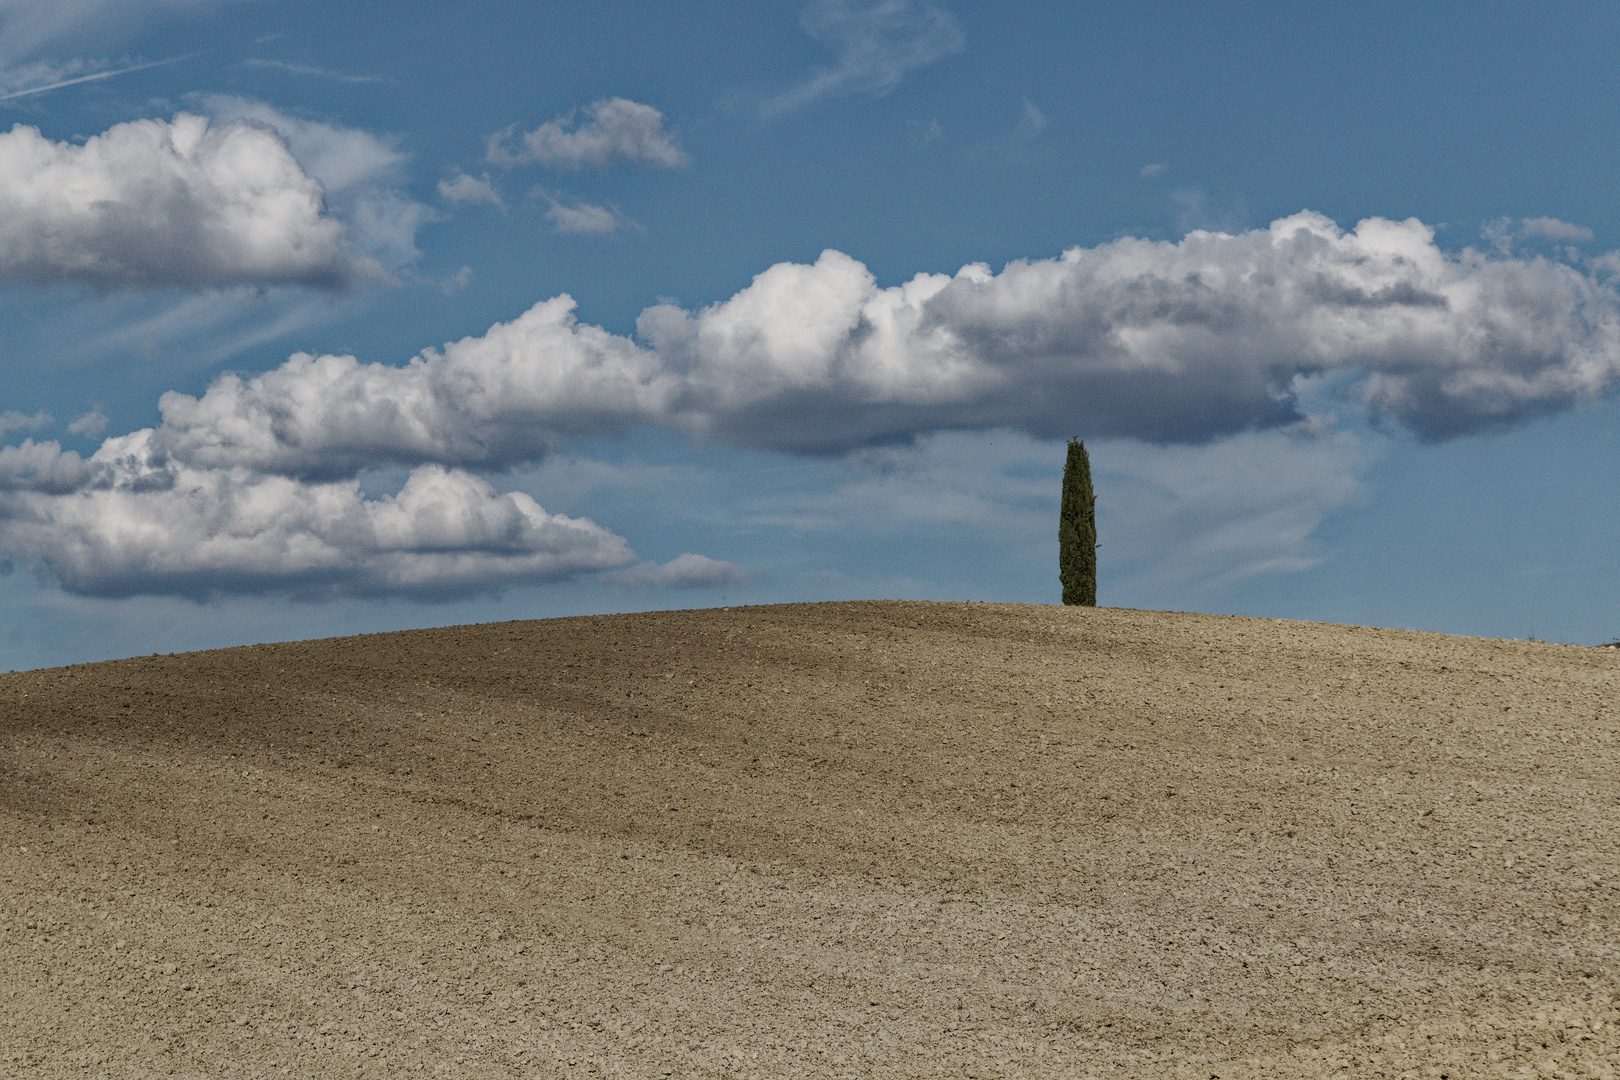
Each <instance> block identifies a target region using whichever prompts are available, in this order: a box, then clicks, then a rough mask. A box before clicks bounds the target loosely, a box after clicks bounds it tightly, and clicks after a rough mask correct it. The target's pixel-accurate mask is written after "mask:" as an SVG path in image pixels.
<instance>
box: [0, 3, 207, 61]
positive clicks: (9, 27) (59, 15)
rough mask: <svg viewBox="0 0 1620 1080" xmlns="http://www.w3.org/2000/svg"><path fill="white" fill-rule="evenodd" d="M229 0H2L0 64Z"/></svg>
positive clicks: (115, 33) (102, 39)
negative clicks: (44, 0) (46, 0)
mask: <svg viewBox="0 0 1620 1080" xmlns="http://www.w3.org/2000/svg"><path fill="white" fill-rule="evenodd" d="M228 2H231V0H48V2H43V0H0V66H9V65H11V64H15V63H17V62H19V61H21V60H24V59H26V58H29V57H33V56H35V55H37V54H39V53H40V52H41V51H42V50H44V49H47V48H50V47H53V46H61V45H63V44H64V43H68V44H72V43H83V42H85V41H102V42H104V41H106V40H107V39H108V38H109V37H113V36H116V35H119V34H121V33H124V32H126V31H128V30H130V29H131V28H133V27H136V26H139V25H140V24H142V23H145V22H148V21H150V20H152V19H155V18H160V17H162V16H164V15H169V14H178V13H182V12H186V11H199V10H203V9H206V8H211V7H218V6H221V4H223V3H228Z"/></svg>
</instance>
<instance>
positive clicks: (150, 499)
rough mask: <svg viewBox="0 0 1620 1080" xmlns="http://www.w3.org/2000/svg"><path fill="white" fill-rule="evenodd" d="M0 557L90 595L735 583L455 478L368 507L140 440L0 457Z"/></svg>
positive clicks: (720, 569) (720, 572) (40, 446)
mask: <svg viewBox="0 0 1620 1080" xmlns="http://www.w3.org/2000/svg"><path fill="white" fill-rule="evenodd" d="M0 550H3V551H4V552H5V553H6V555H7V556H8V557H10V558H14V559H21V560H23V561H26V562H28V563H30V564H33V565H35V566H37V567H40V568H43V569H46V570H48V571H49V572H50V573H51V574H52V575H53V576H54V577H56V579H57V580H58V581H60V582H61V583H62V586H63V587H64V588H66V589H67V590H68V591H70V592H74V593H79V594H83V595H91V596H130V595H136V594H166V595H178V596H188V597H192V598H195V599H204V598H206V597H209V596H213V595H218V594H222V593H264V592H281V593H290V594H292V595H294V596H300V597H306V598H325V597H335V596H406V597H411V598H415V599H420V600H447V599H454V598H457V597H461V596H466V595H469V594H475V593H487V592H496V591H499V590H500V589H501V588H503V587H505V586H509V585H515V584H533V583H536V582H546V581H557V580H562V579H565V578H571V577H576V576H579V575H581V574H589V573H602V572H616V574H615V575H614V576H612V577H610V580H615V581H618V582H619V583H621V584H625V585H631V586H662V587H666V588H689V587H703V586H713V585H718V584H727V583H729V582H731V581H734V580H739V579H740V577H741V573H742V572H741V571H740V570H739V569H738V568H737V567H735V566H732V565H731V564H729V563H722V562H717V561H714V560H711V559H706V558H704V557H702V556H700V555H692V554H687V555H682V556H680V557H679V558H676V559H674V560H672V561H671V562H669V563H667V564H665V565H663V566H659V565H656V564H648V563H639V562H637V559H636V556H635V553H634V552H633V551H631V550H630V545H629V544H628V543H626V542H625V540H624V539H623V538H622V537H620V536H616V535H614V534H613V533H611V532H609V531H608V530H606V529H603V528H602V527H601V526H599V525H597V524H595V523H594V522H591V521H589V520H586V519H584V518H570V517H566V516H564V515H561V514H550V513H547V512H546V511H545V510H543V509H542V508H541V507H540V506H539V505H538V504H537V503H535V501H534V500H533V499H532V498H530V497H529V496H528V495H525V494H523V493H522V492H508V493H506V494H497V493H496V492H495V490H494V488H492V487H491V486H490V485H489V484H488V483H486V482H485V481H484V480H481V479H479V478H478V477H476V476H473V475H472V474H470V473H467V472H464V471H461V470H457V469H447V468H444V467H442V466H438V465H423V466H419V467H418V468H416V469H414V470H412V472H411V474H410V477H409V478H408V479H407V480H406V482H405V485H404V487H403V488H402V489H401V490H400V491H399V492H398V493H397V494H395V495H386V496H383V497H380V498H367V497H366V496H365V495H363V494H362V493H361V491H360V485H359V482H358V481H357V480H352V479H351V480H345V481H337V482H329V483H320V482H313V483H312V482H303V481H299V480H296V479H293V478H290V477H286V476H276V475H267V474H264V473H256V472H253V471H251V470H247V469H198V468H192V467H186V466H176V465H173V464H172V463H169V464H165V463H161V462H159V461H157V460H155V458H154V456H153V454H152V450H151V432H150V431H149V430H148V431H142V432H137V433H135V434H133V435H126V436H122V437H120V438H116V439H109V440H107V442H106V443H104V444H103V446H102V448H101V450H100V451H98V452H97V453H96V454H95V455H94V456H93V457H92V458H90V459H89V460H83V459H81V458H79V456H78V455H77V454H73V453H71V452H67V453H64V452H63V451H62V450H61V449H60V447H58V446H57V445H56V444H54V443H34V442H32V441H28V442H25V443H24V444H23V445H22V446H20V447H6V448H4V449H0Z"/></svg>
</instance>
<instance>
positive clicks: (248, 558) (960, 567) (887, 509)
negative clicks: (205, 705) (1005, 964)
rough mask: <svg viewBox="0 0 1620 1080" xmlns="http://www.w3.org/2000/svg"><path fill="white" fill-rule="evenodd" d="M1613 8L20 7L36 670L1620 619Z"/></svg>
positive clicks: (1, 541)
mask: <svg viewBox="0 0 1620 1080" xmlns="http://www.w3.org/2000/svg"><path fill="white" fill-rule="evenodd" d="M1617 23H1620V9H1616V8H1615V7H1614V5H1612V4H1580V3H1572V4H1563V5H1556V6H1552V7H1548V6H1538V7H1536V8H1533V9H1532V8H1526V7H1525V6H1524V5H1511V4H1491V3H1473V4H1468V5H1461V4H1439V3H1434V4H1418V5H1412V4H1401V5H1396V4H1356V5H1297V4H1209V3H1199V4H1190V3H1189V4H1160V5H1154V6H1143V5H1123V4H1119V5H1114V4H1089V5H1088V4H1072V3H1071V4H1034V3H1024V4H1020V3H1000V4H995V5H990V4H969V3H962V2H957V3H926V2H921V0H879V2H872V0H861V2H857V0H814V2H811V3H802V2H795V3H756V4H747V5H744V4H732V3H694V4H684V5H667V6H657V5H645V4H628V3H625V4H615V3H601V4H592V5H562V4H544V3H532V2H530V3H512V4H502V3H480V4H466V5H461V4H435V5H419V6H413V5H408V4H397V3H396V4H387V5H384V4H369V3H351V4H345V5H339V6H334V5H329V4H322V5H316V4H302V3H278V2H274V0H237V2H219V0H168V2H145V3H134V2H128V0H67V2H56V3H52V4H49V5H46V4H40V3H22V2H16V0H0V109H4V110H5V111H6V112H7V113H8V114H9V115H8V116H6V117H4V118H0V560H3V563H0V565H3V567H4V568H5V569H6V570H7V571H8V572H7V573H6V574H5V575H4V576H3V577H0V669H5V668H8V667H9V668H26V667H35V666H41V665H48V664H59V663H67V662H75V661H80V660H90V659H100V658H105V657H111V656H120V655H133V654H142V653H149V652H154V651H156V652H172V651H179V650H183V649H192V648H200V647H208V646H215V645H225V644H235V643H244V642H252V641H264V640H275V639H287V638H303V637H314V636H326V635H336V634H348V633H358V632H367V631H374V630H384V629H394V628H400V627H408V626H423V625H436V624H449V623H464V622H478V621H487V620H495V619H507V618H526V617H545V616H553V615H568V614H580V613H592V612H602V611H628V610H642V609H653V608H668V607H702V606H711V605H735V604H745V603H764V602H774V601H787V600H818V599H842V598H856V597H907V598H927V599H978V600H1008V601H1021V602H1038V603H1047V602H1055V600H1056V599H1057V597H1058V592H1059V589H1058V582H1057V573H1056V509H1057V500H1058V479H1059V472H1060V470H1061V464H1062V461H1063V456H1064V455H1063V442H1064V440H1065V438H1066V437H1067V436H1068V435H1071V434H1074V435H1079V436H1081V437H1083V438H1085V439H1086V440H1087V444H1088V446H1089V447H1090V449H1091V452H1092V461H1093V466H1094V471H1095V474H1096V480H1097V489H1098V493H1099V503H1098V514H1099V531H1100V536H1101V541H1102V544H1103V548H1102V550H1101V552H1100V557H1101V568H1100V586H1099V599H1100V601H1101V602H1102V603H1104V604H1108V605H1117V606H1130V607H1146V608H1162V609H1175V610H1197V611H1214V612H1230V613H1238V614H1251V615H1265V616H1275V617H1286V618H1303V619H1321V620H1329V621H1342V622H1355V623H1363V624H1370V625H1380V626H1399V627H1413V628H1420V629H1433V630H1443V631H1448V632H1455V633H1465V634H1478V635H1485V636H1502V637H1526V636H1530V635H1532V634H1533V635H1534V636H1536V637H1539V638H1546V639H1551V640H1561V641H1570V642H1589V643H1595V642H1599V641H1608V640H1613V639H1615V638H1617V637H1620V572H1617V571H1616V569H1615V568H1616V567H1617V566H1620V506H1617V503H1616V499H1615V492H1616V491H1617V490H1620V488H1617V484H1620V466H1617V465H1616V464H1615V462H1616V460H1617V454H1616V451H1617V450H1620V407H1617V404H1616V399H1615V392H1614V391H1615V386H1616V384H1617V383H1620V295H1617V292H1616V283H1617V282H1620V253H1616V249H1617V248H1620V215H1617V210H1616V204H1615V200H1614V198H1613V177H1615V176H1616V175H1620V140H1615V139H1614V138H1613V137H1612V129H1613V125H1614V123H1615V120H1616V117H1617V116H1620V84H1617V83H1616V81H1615V80H1614V79H1613V77H1612V73H1613V71H1615V70H1616V69H1617V63H1616V61H1617V60H1620V55H1617V53H1620V45H1617V43H1620V25H1617Z"/></svg>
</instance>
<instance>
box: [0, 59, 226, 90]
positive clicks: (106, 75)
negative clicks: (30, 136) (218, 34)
mask: <svg viewBox="0 0 1620 1080" xmlns="http://www.w3.org/2000/svg"><path fill="white" fill-rule="evenodd" d="M197 55H199V54H197V53H192V54H191V55H190V56H174V57H170V58H169V59H167V60H153V61H152V62H151V63H149V64H136V65H135V66H134V67H127V68H119V69H118V70H117V71H98V72H96V73H95V74H94V75H80V76H79V77H78V78H76V79H63V80H62V81H61V82H54V83H51V84H50V85H49V86H34V87H30V88H29V89H27V90H14V91H12V92H11V93H9V94H0V101H10V100H11V99H12V98H20V97H27V96H28V95H30V94H43V93H44V92H45V91H47V90H60V89H62V87H64V86H74V85H77V84H78V83H86V82H97V81H99V80H101V79H110V78H112V77H113V76H114V75H128V74H129V73H130V72H132V71H145V70H146V69H147V68H155V67H163V66H164V65H166V64H178V63H179V62H180V61H182V60H190V59H191V58H192V57H193V56H197Z"/></svg>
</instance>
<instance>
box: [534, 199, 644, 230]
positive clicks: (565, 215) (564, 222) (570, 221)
mask: <svg viewBox="0 0 1620 1080" xmlns="http://www.w3.org/2000/svg"><path fill="white" fill-rule="evenodd" d="M539 194H540V196H541V197H542V198H544V199H545V200H546V202H548V203H549V204H550V205H551V209H549V210H547V211H546V220H547V221H550V222H551V223H552V225H553V226H555V228H556V230H557V231H558V232H560V233H573V234H575V235H581V236H607V235H608V234H610V233H615V232H618V231H619V230H620V229H621V228H623V227H624V226H625V225H627V224H630V222H629V221H628V220H627V219H626V218H625V217H624V215H623V214H620V213H619V212H618V211H616V210H611V209H609V208H608V207H605V206H597V205H596V204H595V203H588V202H584V201H581V200H577V199H574V200H568V199H559V198H557V197H555V196H553V195H550V194H547V193H546V192H544V191H542V192H539Z"/></svg>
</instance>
